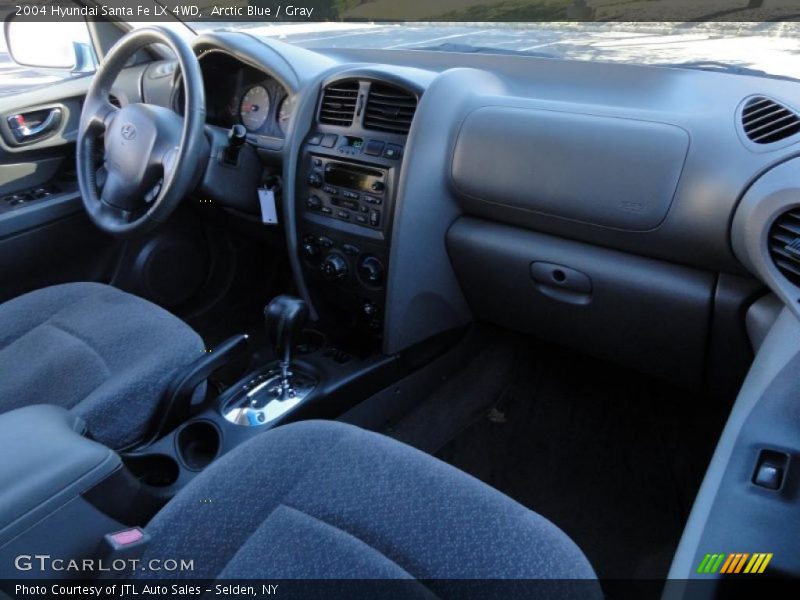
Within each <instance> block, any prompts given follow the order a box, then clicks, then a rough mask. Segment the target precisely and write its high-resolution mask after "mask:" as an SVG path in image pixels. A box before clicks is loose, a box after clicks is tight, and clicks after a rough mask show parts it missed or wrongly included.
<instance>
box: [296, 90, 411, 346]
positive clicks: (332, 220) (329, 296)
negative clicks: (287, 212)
mask: <svg viewBox="0 0 800 600" xmlns="http://www.w3.org/2000/svg"><path fill="white" fill-rule="evenodd" d="M416 104H417V96H416V94H414V93H412V92H410V91H408V90H405V89H402V88H400V87H396V86H393V85H387V84H385V83H382V82H376V81H366V80H357V79H349V80H344V81H335V82H332V83H329V84H328V85H326V86H325V87H324V88H323V91H322V97H321V99H320V104H319V107H318V110H317V118H316V121H315V125H314V127H313V128H312V130H311V132H310V133H309V134H308V136H307V137H306V140H305V143H304V145H303V148H302V151H301V156H300V157H299V163H298V164H299V169H298V178H299V180H298V182H297V191H298V192H297V196H296V202H295V210H296V212H297V215H296V216H297V223H298V240H299V248H298V252H299V254H300V261H301V264H302V269H303V276H304V278H305V281H306V284H307V287H308V289H309V293H310V295H311V299H312V301H313V303H314V305H315V308H316V309H317V311H318V313H319V315H320V320H321V321H323V323H325V325H326V330H332V331H334V332H335V331H336V330H337V329H338V330H340V331H352V330H353V329H354V328H355V329H356V330H357V331H359V332H362V333H364V334H366V335H367V336H369V337H372V338H375V337H380V335H381V334H382V331H383V314H384V306H385V302H386V294H385V281H386V272H387V270H388V269H389V268H390V264H389V261H390V257H389V248H390V243H391V235H392V220H393V218H392V217H393V214H394V202H395V197H396V193H397V182H398V180H399V174H400V168H401V163H402V157H403V151H404V147H405V142H406V135H407V133H408V128H409V127H410V124H411V119H412V118H413V113H414V110H415V108H416Z"/></svg>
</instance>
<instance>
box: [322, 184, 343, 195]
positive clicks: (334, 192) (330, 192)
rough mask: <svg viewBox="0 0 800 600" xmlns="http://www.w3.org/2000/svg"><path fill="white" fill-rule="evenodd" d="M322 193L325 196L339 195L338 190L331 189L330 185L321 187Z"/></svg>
mask: <svg viewBox="0 0 800 600" xmlns="http://www.w3.org/2000/svg"><path fill="white" fill-rule="evenodd" d="M322 191H323V192H325V193H326V194H330V195H331V196H335V195H336V194H338V193H339V190H338V189H337V188H335V187H333V186H332V185H326V186H323V188H322Z"/></svg>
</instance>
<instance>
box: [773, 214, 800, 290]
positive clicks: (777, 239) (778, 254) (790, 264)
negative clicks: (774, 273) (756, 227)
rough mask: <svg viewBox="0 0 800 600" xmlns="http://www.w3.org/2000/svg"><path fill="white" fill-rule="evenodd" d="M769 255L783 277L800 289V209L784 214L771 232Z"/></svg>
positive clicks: (774, 224) (777, 220)
mask: <svg viewBox="0 0 800 600" xmlns="http://www.w3.org/2000/svg"><path fill="white" fill-rule="evenodd" d="M768 244H769V254H770V257H771V258H772V262H773V263H774V264H775V266H776V267H777V268H778V270H779V271H780V272H781V273H783V275H784V276H785V277H786V279H788V280H789V281H790V282H792V283H793V284H794V285H796V286H797V287H800V208H795V209H793V210H789V211H787V212H785V213H783V214H782V215H781V216H780V217H778V218H777V219H776V220H775V222H774V223H773V224H772V228H771V229H770V232H769V240H768Z"/></svg>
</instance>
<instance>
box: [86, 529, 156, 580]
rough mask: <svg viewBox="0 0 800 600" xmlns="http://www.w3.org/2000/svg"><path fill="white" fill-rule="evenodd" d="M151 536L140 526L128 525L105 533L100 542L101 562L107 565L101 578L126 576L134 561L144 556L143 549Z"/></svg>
mask: <svg viewBox="0 0 800 600" xmlns="http://www.w3.org/2000/svg"><path fill="white" fill-rule="evenodd" d="M151 539H152V537H151V536H150V534H149V533H147V532H146V531H145V530H144V529H142V528H141V527H129V528H127V529H122V530H120V531H115V532H113V533H107V534H106V535H104V536H103V541H102V542H100V549H99V554H100V559H101V564H103V565H105V566H106V567H108V569H107V570H104V572H103V573H102V574H101V576H100V578H101V579H113V578H117V577H127V576H129V575H130V572H131V571H132V570H133V569H134V568H135V567H136V562H137V561H138V560H139V559H140V558H142V556H144V551H145V549H146V548H147V546H148V544H150V540H151ZM120 561H124V562H120Z"/></svg>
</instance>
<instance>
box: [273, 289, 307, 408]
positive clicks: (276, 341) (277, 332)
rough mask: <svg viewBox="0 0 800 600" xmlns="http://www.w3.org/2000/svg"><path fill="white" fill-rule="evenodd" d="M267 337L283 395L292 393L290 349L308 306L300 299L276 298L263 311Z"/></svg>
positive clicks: (304, 320) (302, 324) (301, 326)
mask: <svg viewBox="0 0 800 600" xmlns="http://www.w3.org/2000/svg"><path fill="white" fill-rule="evenodd" d="M264 320H265V321H266V325H267V336H268V337H269V339H270V340H271V341H272V345H273V347H274V349H275V354H276V356H277V357H278V360H279V361H280V369H281V387H282V389H283V394H284V395H289V394H291V393H292V391H293V388H292V373H291V370H290V368H291V365H292V348H293V345H294V340H295V338H296V337H297V334H298V333H299V332H300V330H301V329H302V328H303V326H304V325H305V324H306V321H307V320H308V304H306V303H305V302H304V301H303V300H300V298H294V297H292V296H278V297H276V298H275V299H273V300H272V302H270V303H269V304H267V307H266V308H265V309H264Z"/></svg>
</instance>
